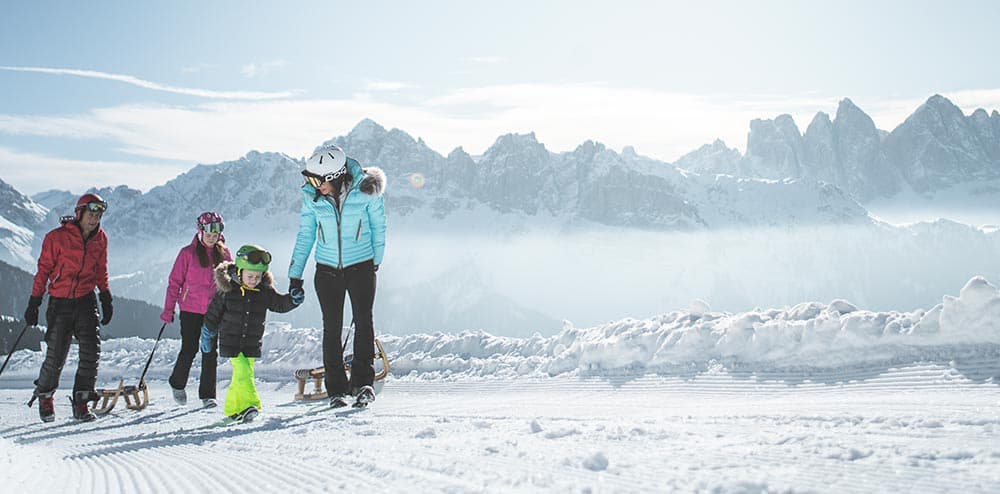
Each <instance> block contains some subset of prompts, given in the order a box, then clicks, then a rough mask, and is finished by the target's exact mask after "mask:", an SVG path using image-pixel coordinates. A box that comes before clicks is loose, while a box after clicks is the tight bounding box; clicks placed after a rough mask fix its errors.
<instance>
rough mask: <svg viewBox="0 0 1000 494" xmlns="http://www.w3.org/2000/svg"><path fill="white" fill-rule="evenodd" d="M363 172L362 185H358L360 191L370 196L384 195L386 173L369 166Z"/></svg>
mask: <svg viewBox="0 0 1000 494" xmlns="http://www.w3.org/2000/svg"><path fill="white" fill-rule="evenodd" d="M363 170H364V178H363V179H361V185H358V189H360V190H361V192H364V193H365V194H368V195H370V196H380V195H382V193H383V192H385V182H386V180H385V172H383V171H382V169H381V168H379V167H377V166H369V167H368V168H363Z"/></svg>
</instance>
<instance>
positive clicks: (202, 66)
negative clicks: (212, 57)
mask: <svg viewBox="0 0 1000 494" xmlns="http://www.w3.org/2000/svg"><path fill="white" fill-rule="evenodd" d="M217 67H218V65H216V64H214V63H197V64H194V65H188V66H185V67H181V73H184V74H194V73H196V72H201V71H202V70H207V69H214V68H217Z"/></svg>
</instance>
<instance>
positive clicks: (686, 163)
mask: <svg viewBox="0 0 1000 494" xmlns="http://www.w3.org/2000/svg"><path fill="white" fill-rule="evenodd" d="M956 111H957V113H956ZM996 136H1000V116H998V114H997V112H996V111H994V112H993V116H987V115H986V113H985V111H983V110H977V111H976V112H975V113H973V115H972V116H969V117H965V116H964V115H962V113H961V110H958V109H957V107H954V105H952V104H951V103H950V102H948V101H947V100H946V99H944V98H943V97H940V96H934V97H932V98H931V99H929V100H928V102H927V103H926V104H924V105H923V106H921V107H920V108H919V109H918V110H917V112H915V113H914V115H912V116H911V117H910V118H909V119H907V120H906V122H904V124H902V125H900V126H899V127H898V128H897V129H895V130H894V131H893V132H892V133H886V132H884V131H880V130H878V129H877V128H876V127H875V126H874V124H873V123H872V120H871V118H869V117H868V116H867V115H865V114H864V112H863V111H861V110H860V109H858V108H857V107H856V106H854V105H853V103H851V102H850V100H846V99H845V100H844V101H843V102H841V104H840V108H839V109H838V111H837V115H836V118H835V119H834V120H832V121H831V120H830V118H829V117H828V116H827V115H825V114H823V113H820V114H818V115H817V116H816V118H815V119H814V120H813V122H812V124H810V126H809V127H808V129H807V131H806V134H805V135H801V134H800V133H799V131H798V128H797V127H796V126H795V123H794V121H793V120H792V119H791V117H790V116H787V115H782V116H779V117H777V118H776V119H774V120H773V121H772V120H754V121H753V122H751V132H750V136H749V139H748V146H747V153H746V155H745V156H743V155H740V153H739V151H737V150H735V149H730V148H728V147H727V146H726V145H725V143H723V142H722V141H715V142H714V143H712V144H709V145H706V146H703V147H702V148H699V149H698V150H696V151H694V152H692V153H689V154H688V155H685V156H684V157H682V158H680V159H679V160H678V161H677V162H675V163H674V164H669V163H665V162H662V161H658V160H654V159H651V158H648V157H644V156H641V155H639V154H637V153H636V152H635V150H634V149H633V148H631V147H626V148H625V149H623V151H622V152H621V153H617V152H615V151H613V150H611V149H608V148H607V147H606V146H604V145H603V144H600V143H597V142H592V141H587V142H584V143H583V144H581V145H580V146H578V147H577V148H576V149H575V150H573V151H570V152H563V153H555V152H552V151H549V150H548V149H546V148H545V146H544V145H543V144H542V143H540V142H538V140H537V138H536V137H535V135H534V134H508V135H504V136H501V137H499V138H498V139H497V140H496V142H495V143H494V144H493V145H492V146H491V147H490V148H489V149H487V150H486V152H484V153H483V154H482V155H481V156H477V157H473V156H471V155H469V154H468V153H467V152H465V151H464V150H463V149H462V148H461V147H459V148H456V149H455V150H453V151H451V152H450V153H448V155H447V156H443V155H441V154H439V153H437V152H436V151H434V150H432V149H430V148H429V147H428V146H427V145H426V143H424V142H423V140H421V139H419V138H417V139H414V138H413V137H411V136H410V135H409V134H407V133H406V132H404V131H402V130H399V129H392V130H386V129H385V128H384V127H382V126H380V125H378V124H377V123H375V122H374V121H372V120H369V119H365V120H363V121H361V122H360V123H359V124H358V125H357V126H356V127H355V128H354V129H353V130H352V131H351V132H350V133H348V134H347V135H344V136H339V137H335V138H333V139H330V140H329V141H327V142H326V143H336V144H338V145H340V146H342V147H344V149H346V150H348V153H349V154H350V155H351V156H353V157H355V158H357V159H358V160H359V161H360V162H361V163H362V164H363V165H366V166H367V165H377V166H380V167H382V168H383V169H384V170H385V172H386V174H387V176H388V178H389V187H388V189H387V191H386V204H387V208H386V210H387V214H388V215H389V224H390V229H389V235H390V239H389V245H390V249H392V255H391V258H392V259H393V260H394V261H395V262H396V263H398V264H397V265H396V267H393V266H391V265H389V266H386V267H387V269H385V270H384V271H385V272H384V274H383V273H382V272H380V275H381V276H382V278H380V287H379V298H380V300H389V301H391V303H386V304H383V305H382V306H381V307H382V308H381V309H380V314H381V319H382V321H383V323H384V324H387V325H391V326H392V328H393V329H396V326H398V327H399V329H401V330H402V329H403V326H405V325H407V324H410V325H412V324H415V322H416V321H419V322H420V324H419V327H408V328H406V329H405V330H406V331H413V330H442V331H448V330H460V329H486V330H489V331H493V332H495V333H497V334H506V335H511V336H521V335H527V334H531V332H533V331H534V330H539V329H541V330H542V331H543V332H551V331H554V330H555V329H557V328H558V327H559V326H560V324H561V323H560V322H559V321H560V319H562V318H563V317H565V315H564V314H562V313H561V312H559V313H554V312H553V311H552V310H542V309H541V308H539V307H533V306H532V305H531V300H525V298H526V297H524V296H523V295H521V296H519V295H518V294H519V293H525V292H530V290H525V288H526V287H527V286H526V285H524V284H525V283H529V284H530V283H535V280H534V278H533V275H538V276H542V277H546V278H548V279H552V276H553V275H551V274H550V273H547V272H546V269H547V267H549V266H550V265H552V264H554V263H558V262H562V261H566V260H568V259H577V260H578V261H579V262H581V263H583V264H581V265H579V266H577V270H578V271H580V272H587V270H591V271H600V270H602V269H603V267H600V266H601V265H603V264H604V263H606V262H607V259H614V257H608V255H611V256H614V255H615V253H620V252H624V251H632V252H637V251H643V249H638V250H637V249H635V245H634V242H633V241H632V240H630V238H631V235H632V232H652V233H656V232H663V233H666V234H669V233H670V232H675V233H676V232H682V233H683V232H687V233H688V234H697V233H699V232H702V233H710V232H725V231H740V230H745V231H749V230H753V229H779V230H788V229H801V228H833V229H838V228H846V229H860V230H864V231H867V232H868V233H866V234H865V235H867V236H866V238H869V237H871V238H875V239H876V240H875V242H880V243H883V244H884V243H886V241H887V238H889V237H891V238H889V242H890V243H892V244H895V243H897V242H898V241H899V238H905V237H906V236H907V235H910V233H907V232H895V231H892V229H891V228H886V227H885V226H884V225H881V224H879V223H878V222H877V221H874V220H873V219H872V218H871V217H870V216H869V214H868V211H867V210H866V209H865V207H864V206H862V205H861V204H860V203H859V202H858V201H857V200H856V199H855V198H861V199H864V198H873V197H884V196H886V195H892V194H893V193H897V192H899V191H901V190H904V189H911V190H916V191H932V190H936V189H935V188H940V187H946V186H948V185H949V184H963V183H965V184H967V183H969V182H974V181H976V180H979V179H982V178H988V177H992V176H994V175H993V174H997V175H998V178H1000V172H998V170H1000V166H998V165H997V163H1000V153H998V151H997V150H998V149H1000V138H995V137H996ZM921 139H923V140H922V141H921ZM991 139H992V140H991ZM918 141H919V142H918ZM326 143H323V144H326ZM991 160H992V161H991ZM901 163H906V164H907V165H906V166H903V165H901ZM302 168H303V160H302V159H296V158H292V157H289V156H287V155H284V154H281V153H271V152H257V151H250V152H249V153H247V154H246V155H245V156H243V157H242V158H239V159H237V160H233V161H227V162H223V163H219V164H214V165H198V166H195V167H194V168H192V169H191V170H189V171H187V172H185V173H183V174H181V175H179V176H177V177H176V178H174V179H172V180H170V181H168V182H167V183H165V184H163V185H161V186H157V187H154V188H152V189H151V190H149V191H148V192H146V193H143V192H141V191H139V190H135V189H131V188H129V187H127V186H125V185H121V186H117V187H106V188H101V189H96V191H97V192H98V193H99V194H101V195H102V196H103V197H104V198H105V199H106V200H107V201H108V202H109V203H110V205H111V207H110V209H109V211H108V213H107V215H106V216H105V219H104V228H105V229H106V230H107V231H108V234H109V237H110V246H111V247H110V249H111V252H112V256H111V259H110V263H111V266H110V270H111V273H112V275H113V279H112V286H113V290H114V291H116V292H118V293H128V294H129V296H130V297H133V298H137V299H141V300H145V301H147V302H149V303H152V304H154V305H157V304H160V303H162V298H163V287H165V285H166V275H167V273H168V272H169V269H170V265H171V263H172V262H173V258H174V256H175V255H176V252H177V250H178V249H179V248H180V247H182V246H183V245H185V244H186V243H187V242H189V241H190V239H191V236H192V235H193V234H194V228H193V218H195V217H196V215H197V214H198V213H200V212H201V211H205V210H215V211H218V212H220V213H221V214H222V215H223V216H224V217H225V218H226V219H227V223H226V226H227V229H226V232H225V234H226V236H227V238H228V240H229V243H230V244H231V247H234V248H235V247H238V246H239V245H240V244H242V243H248V242H254V243H259V244H262V245H265V246H266V247H267V248H268V249H269V250H271V251H272V253H273V254H274V256H275V258H276V261H275V266H276V267H275V270H274V271H275V274H276V275H277V277H278V281H279V285H281V286H283V284H284V283H285V280H284V279H283V276H284V269H282V268H281V267H278V266H280V265H281V264H283V263H284V262H286V260H287V259H288V258H289V255H290V251H291V247H292V244H293V242H294V234H295V230H296V229H297V225H298V211H299V207H300V196H299V187H300V185H301V176H300V174H299V171H300V170H301V169H302ZM0 196H2V197H0V199H2V200H3V202H2V203H0V204H3V205H2V206H0V208H3V209H0V244H2V245H3V248H2V249H0V260H4V261H6V262H9V263H11V264H13V265H15V266H18V267H21V268H23V269H25V270H27V271H31V272H33V270H34V260H35V258H36V256H37V253H38V250H39V248H40V243H41V238H42V236H44V234H45V232H47V231H48V230H50V229H51V228H53V227H54V226H55V225H57V224H58V217H59V216H61V215H63V214H67V213H69V212H71V211H72V208H73V205H74V202H75V200H76V195H75V194H71V193H69V192H66V191H57V190H53V191H46V192H43V193H39V194H36V195H35V196H34V197H33V198H28V197H25V196H24V195H22V194H20V193H18V192H17V191H16V190H14V189H13V188H12V187H10V186H9V185H7V184H5V183H3V182H2V181H0ZM928 228H930V229H931V230H934V231H937V230H941V231H942V235H944V236H947V235H949V233H945V230H948V231H949V232H950V231H952V230H954V228H952V227H951V226H950V225H949V224H947V223H942V224H937V225H936V226H930V227H928ZM966 230H968V231H966ZM588 231H597V232H601V233H600V234H599V239H595V238H593V237H588V238H583V239H580V238H575V239H574V240H573V241H571V242H570V243H569V244H566V243H565V238H563V239H562V240H560V241H559V242H563V243H561V244H559V245H561V246H560V247H553V251H552V252H549V251H548V250H547V249H549V248H550V247H549V246H550V244H552V245H553V246H554V245H555V244H553V243H552V242H550V241H544V240H543V241H542V249H546V250H545V252H546V253H545V254H542V253H540V252H539V251H538V250H537V249H538V246H534V245H527V243H526V245H524V246H522V247H523V249H524V251H522V252H519V253H518V255H516V256H512V255H511V254H510V253H509V252H502V251H501V249H499V248H498V247H496V246H503V247H509V246H510V245H512V243H511V242H512V239H517V238H524V237H525V236H532V235H534V236H548V237H549V238H558V235H575V234H578V233H580V232H588ZM872 232H876V233H872ZM920 235H923V236H926V237H928V238H934V237H936V236H937V235H936V234H934V233H926V232H923V233H920ZM553 236H556V237H553ZM833 236H834V237H835V236H836V234H833ZM983 236H984V234H983V232H979V231H973V230H971V229H959V235H957V236H953V237H949V238H950V240H947V241H946V242H944V243H945V244H947V245H953V244H951V243H948V242H953V243H954V245H958V243H960V242H965V244H967V245H981V244H982V242H983V241H984V240H983ZM995 237H996V235H988V236H986V240H985V241H986V242H987V243H989V242H993V241H994V240H995ZM429 238H434V239H440V242H438V243H436V244H435V243H434V242H429V241H428V240H427V239H429ZM745 238H749V237H746V235H743V236H742V237H741V236H740V234H736V236H735V237H734V239H733V240H731V241H735V242H736V244H737V245H739V244H741V243H742V242H744V239H745ZM766 238H768V239H773V236H772V237H766ZM643 241H644V242H645V241H652V242H654V247H653V251H655V250H656V247H655V244H656V243H659V242H661V241H662V242H666V243H664V244H663V245H664V246H665V247H667V246H670V244H671V242H676V239H666V240H663V239H662V238H661V237H655V240H649V238H646V239H644V240H643ZM765 241H769V240H765ZM556 243H558V242H556ZM682 243H686V244H688V245H694V244H698V242H682ZM233 244H235V245H233ZM432 244H433V245H432ZM799 244H801V241H800V240H797V239H789V240H787V245H784V246H778V247H773V249H775V250H774V252H784V251H785V250H786V249H787V250H788V252H791V253H796V252H797V249H800V248H801V247H799ZM417 245H420V246H421V247H419V248H417V247H414V246H417ZM709 245H711V242H709ZM753 248H754V246H752V245H751V246H745V247H743V249H751V250H752V249H753ZM710 249H711V250H713V251H714V247H710ZM942 249H943V250H944V251H946V252H947V249H945V248H944V247H942ZM842 250H843V249H842ZM924 250H926V249H921V251H920V253H919V255H921V256H922V255H923V254H922V252H923V251H924ZM934 252H935V253H940V252H941V251H938V250H935V251H934ZM977 252H978V251H977ZM667 254H669V255H674V256H676V255H679V252H678V251H677V250H676V249H673V250H666V251H664V254H655V253H649V255H653V256H660V255H667ZM967 254H968V253H967ZM792 255H793V256H797V254H792ZM915 255H916V254H915ZM549 256H555V258H553V259H551V260H547V259H550V258H549ZM701 256H702V254H701V253H700V252H695V253H693V258H700V257H701ZM768 256H770V257H777V256H773V255H770V254H768ZM512 257H513V258H515V259H529V261H528V262H513V263H512V262H510V260H509V258H512ZM536 257H537V259H536ZM817 257H822V256H817ZM964 257H965V258H967V260H969V261H970V262H973V263H976V262H978V259H977V258H976V257H975V255H971V256H970V255H965V256H964ZM387 259H388V258H387ZM601 259H605V260H604V261H602V260H601ZM713 259H715V260H716V261H718V259H719V258H718V257H715V258H713ZM647 260H653V261H656V259H655V258H653V259H645V258H644V259H641V260H639V261H647ZM535 261H538V262H537V263H536V262H535ZM625 261H626V262H631V261H630V260H628V259H626V260H625ZM749 262H751V263H753V262H754V261H752V260H751V261H749ZM593 263H596V264H593ZM528 266H532V268H531V269H532V270H533V271H532V272H528V273H524V274H518V273H519V271H520V270H524V269H528ZM695 267H696V266H684V267H683V269H684V270H685V271H687V270H688V269H692V268H695ZM709 267H710V266H702V268H703V269H704V268H709ZM805 267H806V269H811V268H810V267H809V266H805ZM636 269H639V268H638V267H637V268H636ZM642 269H645V267H643V268H642ZM500 270H502V271H503V272H502V273H501V272H499V271H500ZM414 272H419V273H420V274H419V275H415V274H413V273H414ZM643 272H645V271H643ZM709 274H710V275H712V276H722V277H723V278H725V279H732V278H733V277H739V276H740V275H739V274H738V273H733V272H731V271H730V272H728V273H727V272H724V271H723V272H720V271H718V270H712V272H711V273H709ZM970 274H980V273H968V272H966V270H958V271H957V272H956V273H955V275H956V276H967V275H970ZM986 274H989V273H986ZM306 276H310V273H309V272H307V273H306ZM858 276H861V275H860V274H859V275H858ZM866 276H867V275H866ZM501 278H503V279H502V280H500V279H501ZM498 280H500V281H503V282H504V283H506V286H507V289H506V290H500V289H498V288H496V286H497V285H498V283H500V281H498ZM936 281H941V280H936ZM947 281H948V282H953V280H952V279H950V278H949V279H948V280H947ZM621 283H622V284H621V285H619V286H620V288H619V290H620V291H622V292H623V293H624V292H626V291H627V288H628V286H629V285H630V283H629V282H628V281H627V280H623V281H622V282H621ZM709 285H712V283H710V284H709ZM915 285H916V286H919V287H920V289H921V290H925V291H929V292H935V291H938V289H939V287H938V286H937V285H936V284H931V285H929V286H927V285H924V284H922V283H920V282H917V283H915ZM610 286H612V285H609V287H610ZM714 286H716V287H718V289H719V290H721V292H719V293H730V294H732V293H736V292H737V291H739V289H736V290H734V289H733V283H732V282H728V281H724V280H723V279H722V278H719V279H717V280H716V281H715V282H714ZM727 287H728V288H727ZM747 289H750V288H749V287H748V288H747ZM713 290H715V289H714V288H713ZM750 290H751V291H753V289H750ZM846 295H847V294H845V296H846ZM601 297H603V298H605V299H608V298H609V297H610V298H613V295H601ZM734 297H735V295H734ZM853 297H854V298H855V299H859V300H865V299H866V296H865V295H859V294H853ZM737 298H738V297H737ZM737 298H734V300H735V299H737ZM667 300H669V301H670V302H671V303H672V302H673V299H672V298H670V297H668V298H667ZM772 303H776V302H772ZM310 304H315V301H314V299H313V297H307V304H306V306H305V307H304V308H303V309H302V310H298V311H294V312H292V313H289V314H288V317H287V320H289V321H290V322H292V323H293V324H315V323H316V321H315V318H316V314H317V313H318V308H317V307H311V306H310ZM583 305H588V306H589V305H593V304H589V303H584V304H583ZM723 306H725V304H723ZM487 307H489V308H492V309H491V310H490V311H488V312H489V313H490V314H492V315H490V316H489V317H488V318H485V319H484V318H483V311H484V308H487ZM618 315H620V314H615V316H618ZM602 317H603V316H602ZM476 321H480V324H481V325H482V326H480V327H476V326H474V324H475V322H476Z"/></svg>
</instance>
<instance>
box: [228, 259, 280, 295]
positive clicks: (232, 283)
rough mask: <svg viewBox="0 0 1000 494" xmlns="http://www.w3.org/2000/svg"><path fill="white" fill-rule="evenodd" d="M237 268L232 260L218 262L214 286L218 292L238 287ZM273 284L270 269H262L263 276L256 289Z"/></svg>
mask: <svg viewBox="0 0 1000 494" xmlns="http://www.w3.org/2000/svg"><path fill="white" fill-rule="evenodd" d="M239 272H240V270H239V268H237V267H236V263H235V262H233V261H224V262H221V263H219V265H218V266H216V267H215V271H214V275H215V286H216V288H218V289H219V291H220V292H223V293H226V292H230V291H233V290H235V289H237V288H239V287H240V285H241V284H242V283H240V278H239V274H238V273H239ZM269 286H274V275H272V274H271V271H264V276H262V277H261V280H260V284H259V285H257V289H258V290H259V289H261V288H264V287H269Z"/></svg>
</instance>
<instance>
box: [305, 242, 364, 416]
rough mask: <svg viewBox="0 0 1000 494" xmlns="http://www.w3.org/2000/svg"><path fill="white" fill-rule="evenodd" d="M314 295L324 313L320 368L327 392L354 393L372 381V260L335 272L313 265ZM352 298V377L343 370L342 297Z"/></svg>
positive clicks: (332, 394) (333, 393)
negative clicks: (323, 374) (321, 367)
mask: <svg viewBox="0 0 1000 494" xmlns="http://www.w3.org/2000/svg"><path fill="white" fill-rule="evenodd" d="M314 281H315V283H316V295H317V296H318V297H319V306H320V309H321V310H322V311H323V366H324V367H325V368H326V383H325V384H326V390H327V393H328V394H329V395H330V396H336V395H344V394H356V393H357V390H358V389H359V388H360V387H362V386H371V385H372V381H373V380H374V379H375V369H374V367H372V364H373V360H374V359H375V324H374V321H373V316H372V306H373V305H374V303H375V281H376V273H375V264H374V263H373V262H372V261H365V262H362V263H358V264H355V265H353V266H348V267H346V268H344V269H336V268H332V267H330V266H326V265H323V264H317V265H316V276H315V278H314ZM345 293H346V294H347V295H350V297H351V312H352V313H353V316H354V360H353V361H352V363H351V378H350V381H348V378H347V373H346V372H345V371H344V343H343V340H342V339H341V338H342V333H343V329H344V295H345Z"/></svg>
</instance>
